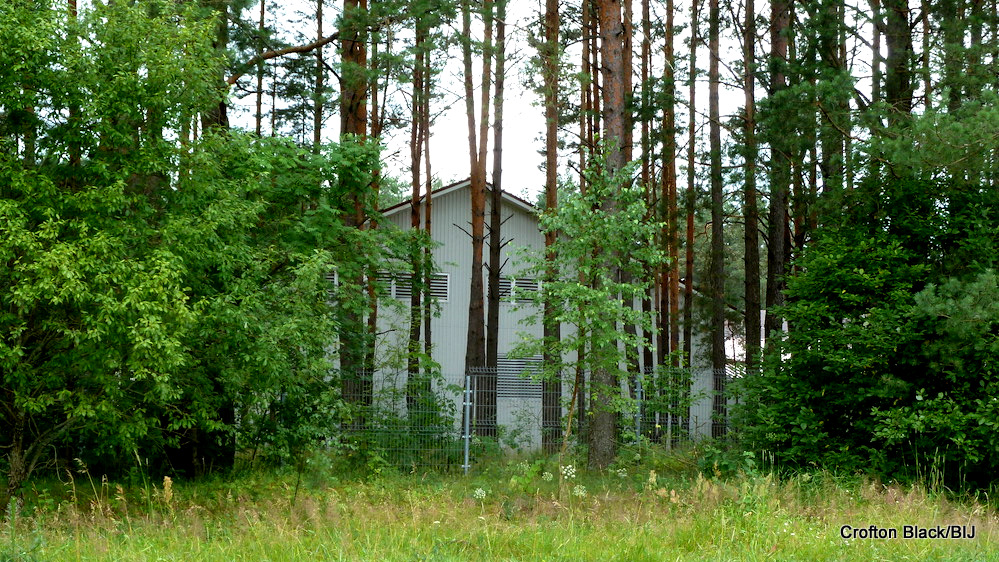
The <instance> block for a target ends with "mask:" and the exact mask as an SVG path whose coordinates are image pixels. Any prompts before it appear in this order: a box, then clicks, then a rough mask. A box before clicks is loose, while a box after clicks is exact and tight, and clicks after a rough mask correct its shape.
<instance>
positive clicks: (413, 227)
mask: <svg viewBox="0 0 999 562" xmlns="http://www.w3.org/2000/svg"><path fill="white" fill-rule="evenodd" d="M425 46H426V29H425V27H424V25H423V23H422V22H421V21H419V20H418V21H417V23H416V40H415V43H414V50H415V51H416V57H415V61H414V63H413V97H412V106H411V119H410V123H411V127H410V135H409V162H410V164H409V165H410V171H411V174H412V177H411V178H410V186H411V187H412V196H411V198H410V204H409V221H410V235H411V236H412V244H413V246H412V249H411V252H412V254H411V256H410V265H411V267H412V268H413V276H412V278H411V279H410V291H411V292H410V295H409V345H408V357H407V362H406V366H407V369H406V371H407V376H408V381H409V383H410V384H409V387H410V388H411V389H412V390H413V391H414V392H413V393H409V392H408V393H407V398H410V399H411V396H410V394H415V393H416V392H418V391H419V390H422V389H418V388H416V387H418V386H422V385H420V384H415V383H416V381H415V379H416V378H418V377H419V368H420V365H419V363H420V362H419V358H418V354H419V352H420V351H421V349H420V328H421V322H422V321H423V279H424V275H423V273H424V272H423V248H421V247H420V246H419V244H418V240H419V238H420V237H419V234H420V230H421V225H420V214H421V207H422V205H421V204H420V203H421V197H420V188H421V187H423V178H422V176H421V174H420V167H421V164H422V163H423V153H422V148H423V142H424V134H425V132H424V130H423V116H422V115H421V114H422V112H423V92H424V87H423V80H424V76H423V69H424V58H425V56H426V54H425V52H424V50H423V49H424V47H425ZM428 292H429V291H428Z"/></svg>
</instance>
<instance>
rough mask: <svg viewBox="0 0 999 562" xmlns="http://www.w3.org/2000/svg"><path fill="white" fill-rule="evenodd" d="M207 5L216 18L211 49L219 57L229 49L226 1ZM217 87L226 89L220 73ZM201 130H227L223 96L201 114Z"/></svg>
mask: <svg viewBox="0 0 999 562" xmlns="http://www.w3.org/2000/svg"><path fill="white" fill-rule="evenodd" d="M207 4H208V7H209V8H210V9H211V10H213V11H214V12H216V15H217V16H218V23H217V25H216V27H215V39H214V41H213V43H212V47H214V49H215V51H216V53H218V54H219V55H220V56H221V55H222V54H224V53H225V51H226V49H227V48H228V47H229V4H228V2H226V0H209V1H208V3H207ZM218 87H219V88H220V89H221V88H225V87H226V86H225V77H224V76H222V74H221V73H220V74H219V80H218ZM201 128H202V129H203V130H208V129H219V130H226V129H228V128H229V115H228V112H227V107H226V102H225V97H224V96H219V101H218V102H217V103H213V104H212V105H211V107H208V108H207V109H206V111H205V112H204V113H202V114H201Z"/></svg>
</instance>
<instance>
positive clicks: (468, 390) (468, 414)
mask: <svg viewBox="0 0 999 562" xmlns="http://www.w3.org/2000/svg"><path fill="white" fill-rule="evenodd" d="M463 407H464V409H465V415H464V418H465V431H464V436H463V438H464V441H465V464H463V465H461V468H462V469H464V471H465V474H466V475H467V474H468V469H469V468H470V467H471V464H470V463H469V445H470V442H471V439H472V436H471V433H472V432H471V426H472V375H471V373H465V403H464V404H463Z"/></svg>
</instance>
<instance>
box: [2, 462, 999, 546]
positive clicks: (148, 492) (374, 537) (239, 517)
mask: <svg viewBox="0 0 999 562" xmlns="http://www.w3.org/2000/svg"><path fill="white" fill-rule="evenodd" d="M567 462H568V461H567ZM650 466H651V467H654V468H650ZM657 468H658V470H657ZM708 472H711V471H710V470H709V471H708ZM573 473H574V474H573ZM843 525H850V526H852V527H855V528H865V529H867V528H869V526H870V525H875V526H877V527H879V528H881V529H885V532H889V531H888V529H896V530H897V533H898V538H896V539H886V540H876V539H874V540H872V539H860V538H854V539H844V538H842V537H841V527H842V526H843ZM905 525H910V526H916V525H918V526H921V527H923V528H927V529H935V528H936V527H937V526H949V525H962V526H967V527H966V529H967V531H969V532H970V530H971V526H974V532H975V537H974V538H971V539H959V540H955V539H923V540H918V539H908V540H907V539H903V538H902V534H903V531H904V527H903V526H905ZM6 560H115V561H118V560H184V561H193V560H226V561H228V560H310V561H320V560H406V561H410V560H595V561H597V560H601V561H602V560H628V561H631V560H636V561H639V560H657V561H658V560H891V561H895V560H999V519H997V514H996V512H995V510H994V509H992V508H991V507H989V506H988V505H986V504H983V503H980V502H976V501H973V500H970V499H969V500H964V501H959V500H956V499H954V498H949V497H947V496H946V495H945V494H940V493H933V492H928V491H926V490H925V489H923V488H920V487H903V486H899V485H895V484H890V483H888V484H885V483H880V482H875V481H871V480H865V479H862V478H859V477H847V478H843V477H836V476H833V475H830V474H828V473H822V472H818V473H812V474H807V473H806V474H799V475H796V476H793V477H788V478H784V479H777V478H775V477H773V476H768V475H759V474H752V475H746V474H739V475H737V476H732V477H729V478H719V477H716V476H714V475H711V476H709V477H705V476H704V475H702V474H700V473H699V472H697V471H696V470H693V469H683V468H682V467H681V468H680V469H677V470H674V469H673V468H670V467H667V466H661V465H658V464H656V463H649V462H644V463H641V464H638V465H635V466H630V467H621V468H619V469H618V470H614V471H608V472H605V473H601V474H592V473H584V472H583V471H582V470H575V469H569V468H563V469H562V470H560V468H559V465H558V463H557V461H556V460H554V459H531V460H530V461H519V462H517V461H510V462H509V463H507V462H503V463H499V462H497V463H496V464H494V465H492V467H491V468H489V469H485V470H481V471H480V472H478V473H476V474H472V475H470V476H467V477H466V476H456V475H450V476H448V475H399V474H390V475H380V476H376V477H368V478H364V479H345V478H343V477H337V476H336V475H335V471H332V470H330V469H326V470H318V469H310V470H308V471H306V473H305V475H304V477H302V478H301V479H299V478H298V477H297V475H296V474H289V473H279V474H275V473H265V472H259V471H258V472H254V473H248V474H244V475H241V476H238V477H235V478H232V479H229V480H214V481H208V482H205V481H201V482H195V483H182V482H172V481H170V480H169V479H166V480H164V481H162V482H157V483H156V484H155V485H147V486H142V485H138V486H132V487H129V488H122V487H120V486H118V485H116V484H114V483H109V482H102V481H100V480H96V479H92V478H91V476H90V475H89V474H86V473H85V472H79V473H77V474H75V475H73V479H72V480H69V481H64V482H58V481H53V482H51V483H36V484H35V485H34V486H32V487H31V488H30V489H29V491H28V492H27V493H26V494H25V501H24V505H23V506H22V507H21V508H20V510H19V513H18V514H16V515H15V516H14V517H8V519H7V521H5V522H4V526H3V529H2V531H0V561H6Z"/></svg>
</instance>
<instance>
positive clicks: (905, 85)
mask: <svg viewBox="0 0 999 562" xmlns="http://www.w3.org/2000/svg"><path fill="white" fill-rule="evenodd" d="M884 5H885V8H886V11H887V24H886V26H885V27H886V33H885V44H886V46H887V48H888V56H887V60H886V64H885V101H887V102H888V105H889V106H891V108H892V110H893V111H892V113H891V121H892V122H897V121H899V120H905V119H907V118H908V116H909V114H910V113H911V112H912V105H913V104H912V96H913V92H914V91H915V85H914V83H913V80H912V74H913V72H912V32H911V28H910V24H909V2H908V0H885V1H884Z"/></svg>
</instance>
